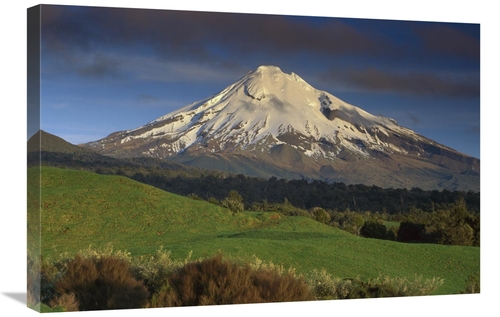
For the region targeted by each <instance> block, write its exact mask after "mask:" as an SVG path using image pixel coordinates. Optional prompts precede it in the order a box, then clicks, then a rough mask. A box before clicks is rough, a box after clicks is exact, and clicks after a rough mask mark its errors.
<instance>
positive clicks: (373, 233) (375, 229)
mask: <svg viewBox="0 0 500 317" xmlns="http://www.w3.org/2000/svg"><path fill="white" fill-rule="evenodd" d="M359 233H360V235H361V236H363V237H365V238H374V239H387V238H388V234H387V228H386V227H385V226H384V225H383V224H382V223H380V222H377V221H373V220H369V221H367V222H365V224H364V225H363V227H361V230H360V231H359Z"/></svg>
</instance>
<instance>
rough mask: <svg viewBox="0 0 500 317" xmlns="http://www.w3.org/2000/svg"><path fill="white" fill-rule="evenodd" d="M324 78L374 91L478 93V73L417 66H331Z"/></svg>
mask: <svg viewBox="0 0 500 317" xmlns="http://www.w3.org/2000/svg"><path fill="white" fill-rule="evenodd" d="M320 78H321V79H322V80H324V81H342V82H344V84H346V85H348V86H351V87H352V88H354V89H359V90H366V91H372V92H391V93H399V94H415V95H421V96H426V95H444V96H447V97H453V98H460V97H478V96H479V92H480V86H479V77H478V75H477V74H470V75H467V74H465V75H461V76H458V75H450V74H447V73H440V72H439V71H437V72H422V71H417V70H409V71H391V70H382V69H378V68H374V67H370V68H366V69H354V68H353V69H349V70H344V71H341V72H339V71H333V70H330V71H328V72H325V73H323V74H321V75H320Z"/></svg>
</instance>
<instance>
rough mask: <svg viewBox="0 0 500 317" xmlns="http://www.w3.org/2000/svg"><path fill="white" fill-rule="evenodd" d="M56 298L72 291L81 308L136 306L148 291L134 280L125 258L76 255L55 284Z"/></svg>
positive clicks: (144, 299)
mask: <svg viewBox="0 0 500 317" xmlns="http://www.w3.org/2000/svg"><path fill="white" fill-rule="evenodd" d="M54 288H55V291H56V292H57V293H58V294H59V297H61V296H63V295H64V294H67V295H68V294H71V293H73V294H74V296H75V298H76V300H77V301H78V303H79V308H80V310H98V309H121V308H139V307H143V306H144V305H145V304H146V301H147V298H148V296H149V293H148V291H147V289H146V287H145V286H144V284H143V283H142V282H141V281H138V280H136V279H135V278H134V277H133V275H132V272H131V270H130V267H129V263H128V261H127V260H124V259H121V258H118V257H114V256H101V257H89V258H83V257H82V256H80V255H77V256H76V257H75V258H74V259H72V260H70V261H69V262H68V263H67V264H66V270H65V272H64V273H63V275H62V276H61V278H60V279H59V280H57V281H56V283H55V286H54Z"/></svg>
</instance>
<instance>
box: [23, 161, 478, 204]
mask: <svg viewBox="0 0 500 317" xmlns="http://www.w3.org/2000/svg"><path fill="white" fill-rule="evenodd" d="M41 158H42V159H41V162H42V165H49V166H59V167H67V168H77V169H84V170H88V171H92V172H96V173H99V174H108V175H122V176H127V177H130V178H132V179H134V180H137V181H140V182H142V183H146V184H149V185H152V186H155V187H157V188H160V189H163V190H166V191H169V192H172V193H176V194H180V195H183V196H188V195H195V196H197V197H199V198H201V199H204V200H209V199H211V198H214V199H217V200H221V199H224V198H225V197H227V196H228V194H229V192H230V191H232V190H236V191H237V192H238V193H239V194H240V195H241V196H242V198H243V204H244V206H245V208H246V209H252V206H254V205H255V204H259V203H267V204H275V203H283V202H285V201H286V202H288V203H289V204H291V205H293V206H295V207H297V208H302V209H311V208H314V207H321V208H324V209H330V210H337V211H344V210H350V211H355V212H367V211H369V212H377V213H384V214H385V213H387V214H398V213H403V214H404V213H407V212H410V211H411V210H414V209H419V210H422V211H425V212H432V211H433V210H436V209H438V208H439V207H440V206H444V205H449V204H453V203H455V202H457V201H459V200H463V201H464V202H465V205H466V206H467V210H468V211H470V212H473V213H479V212H480V193H479V192H473V191H468V192H464V191H451V190H448V189H443V190H441V191H438V190H422V189H420V188H411V189H406V188H381V187H378V186H374V185H373V186H368V185H362V184H351V185H346V184H344V183H326V182H324V181H317V180H314V181H308V180H305V179H302V180H286V179H277V178H275V177H272V178H270V179H262V178H255V177H247V176H245V175H242V174H238V175H235V174H230V173H225V172H218V171H209V170H203V169H199V168H193V167H188V166H184V165H181V164H177V163H171V162H168V161H164V160H155V159H146V158H138V159H125V160H123V159H122V160H119V159H115V158H111V157H106V156H102V155H99V154H94V153H83V154H71V153H57V152H41ZM39 162H40V161H39V160H38V159H36V155H35V154H32V157H31V158H30V156H29V157H28V164H29V165H37V164H39Z"/></svg>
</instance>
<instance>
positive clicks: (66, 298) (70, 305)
mask: <svg viewBox="0 0 500 317" xmlns="http://www.w3.org/2000/svg"><path fill="white" fill-rule="evenodd" d="M50 306H51V307H52V308H54V309H56V308H63V310H64V311H78V310H79V306H80V303H79V302H78V300H77V299H76V296H75V293H64V294H61V295H59V296H58V297H56V298H54V299H52V301H51V302H50Z"/></svg>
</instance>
